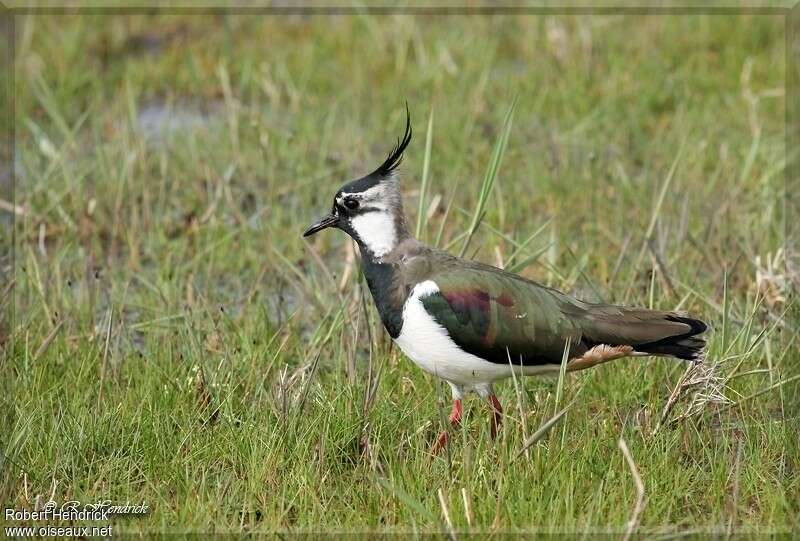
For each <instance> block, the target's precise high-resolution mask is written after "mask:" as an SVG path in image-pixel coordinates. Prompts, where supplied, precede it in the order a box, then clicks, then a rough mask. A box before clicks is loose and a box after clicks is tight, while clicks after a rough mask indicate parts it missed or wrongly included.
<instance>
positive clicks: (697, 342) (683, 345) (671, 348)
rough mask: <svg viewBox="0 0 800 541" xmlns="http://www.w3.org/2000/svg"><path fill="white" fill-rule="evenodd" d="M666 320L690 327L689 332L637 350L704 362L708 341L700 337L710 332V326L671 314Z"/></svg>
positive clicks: (697, 320) (696, 320)
mask: <svg viewBox="0 0 800 541" xmlns="http://www.w3.org/2000/svg"><path fill="white" fill-rule="evenodd" d="M666 319H667V320H669V321H675V322H677V323H683V324H684V325H688V326H689V330H688V331H687V332H685V333H683V334H679V335H676V336H670V337H668V338H664V339H662V340H659V341H657V342H652V343H650V344H645V345H644V346H643V347H642V346H639V347H637V348H636V349H637V350H641V351H643V352H645V353H652V354H654V355H669V356H671V357H677V358H678V359H683V360H685V361H693V362H702V360H703V356H704V355H703V354H704V351H705V347H706V341H705V339H704V338H703V337H702V336H699V335H701V334H703V333H704V332H706V331H707V330H708V325H707V324H706V323H705V322H703V321H700V320H699V319H694V318H691V317H687V316H680V315H673V314H670V315H668V316H666Z"/></svg>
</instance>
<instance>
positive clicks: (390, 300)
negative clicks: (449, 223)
mask: <svg viewBox="0 0 800 541" xmlns="http://www.w3.org/2000/svg"><path fill="white" fill-rule="evenodd" d="M370 214H372V215H375V222H376V223H375V224H372V225H374V226H375V227H371V228H368V229H365V230H364V231H363V233H362V232H359V235H358V238H357V239H356V241H357V242H358V245H359V251H360V252H361V263H362V265H361V267H362V270H363V271H364V277H365V278H366V280H367V285H368V286H369V290H370V293H372V299H373V300H374V301H375V306H376V307H377V308H378V313H379V314H380V316H381V321H382V322H383V326H384V327H386V330H387V331H388V332H389V335H390V336H391V337H392V338H397V337H398V336H399V335H400V330H401V328H402V326H403V303H404V302H405V296H406V295H405V292H404V291H403V284H402V280H401V278H400V262H401V261H402V259H403V258H402V252H404V251H405V250H406V248H407V246H408V245H409V244H416V241H414V240H413V236H412V235H411V232H410V231H409V229H408V223H407V222H406V219H405V216H404V215H403V214H402V213H400V214H389V213H379V212H371V213H368V214H367V216H369V215H370ZM377 222H380V223H377Z"/></svg>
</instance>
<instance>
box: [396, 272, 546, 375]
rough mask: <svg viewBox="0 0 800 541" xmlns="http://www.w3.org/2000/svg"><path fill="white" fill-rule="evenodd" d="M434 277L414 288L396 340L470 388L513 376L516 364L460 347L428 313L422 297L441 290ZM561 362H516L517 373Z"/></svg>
mask: <svg viewBox="0 0 800 541" xmlns="http://www.w3.org/2000/svg"><path fill="white" fill-rule="evenodd" d="M438 291H439V287H438V286H437V285H436V283H435V282H434V281H433V280H427V281H425V282H420V283H419V284H417V285H416V286H415V287H414V289H413V290H412V291H411V294H410V295H409V296H408V299H407V300H406V303H405V306H403V328H402V329H401V331H400V336H398V337H397V338H395V342H396V343H397V345H398V346H400V349H401V350H403V353H405V354H406V355H407V356H408V357H409V358H410V359H411V360H412V361H414V362H415V363H416V364H417V365H418V366H419V367H420V368H422V369H423V370H425V371H427V372H430V373H431V374H433V375H435V376H437V377H440V378H442V379H444V380H447V381H449V382H450V383H453V384H456V385H458V386H462V387H464V388H466V389H470V388H473V387H482V386H485V385H486V384H491V383H492V382H493V381H496V380H499V379H503V378H507V377H510V376H511V374H512V366H511V365H510V364H498V363H492V362H489V361H486V360H484V359H481V358H480V357H477V356H475V355H473V354H471V353H467V352H466V351H463V350H462V349H460V348H459V347H458V346H457V345H456V343H455V342H453V340H452V339H451V338H450V336H449V335H448V334H447V330H446V329H445V328H444V327H442V326H441V325H439V323H437V322H436V320H435V319H434V318H433V316H431V315H430V314H428V312H427V311H426V310H425V307H424V306H423V305H422V302H421V300H420V299H422V298H424V297H427V296H429V295H432V294H434V293H437V292H438ZM558 368H559V366H558V365H555V364H553V365H544V366H515V367H513V370H514V372H515V373H516V374H517V375H532V374H543V373H553V372H557V371H558Z"/></svg>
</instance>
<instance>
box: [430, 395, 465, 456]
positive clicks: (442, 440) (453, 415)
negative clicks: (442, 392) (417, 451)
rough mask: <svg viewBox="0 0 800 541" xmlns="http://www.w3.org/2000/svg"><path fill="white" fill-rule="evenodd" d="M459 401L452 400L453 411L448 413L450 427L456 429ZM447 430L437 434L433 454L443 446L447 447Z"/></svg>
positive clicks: (458, 418)
mask: <svg viewBox="0 0 800 541" xmlns="http://www.w3.org/2000/svg"><path fill="white" fill-rule="evenodd" d="M461 412H462V409H461V399H460V398H455V399H453V409H452V410H451V411H450V417H449V421H450V425H451V426H453V427H456V426H458V425H460V424H461ZM447 439H448V435H447V430H442V433H441V434H439V438H438V439H437V440H436V443H435V444H434V446H433V452H434V453H438V452H439V451H441V450H442V449H444V446H445V445H447Z"/></svg>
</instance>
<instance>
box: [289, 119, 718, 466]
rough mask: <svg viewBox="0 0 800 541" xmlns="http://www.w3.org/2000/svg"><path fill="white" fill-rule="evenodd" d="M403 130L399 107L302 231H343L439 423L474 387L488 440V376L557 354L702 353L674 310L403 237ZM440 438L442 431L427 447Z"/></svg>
mask: <svg viewBox="0 0 800 541" xmlns="http://www.w3.org/2000/svg"><path fill="white" fill-rule="evenodd" d="M411 136H412V127H411V115H410V112H409V110H408V105H406V127H405V133H404V135H403V137H402V139H398V140H397V143H396V145H395V146H394V147H393V148H392V150H391V151H390V152H389V155H388V156H387V157H386V159H385V160H384V161H383V163H381V164H380V166H378V167H377V168H376V169H375V170H374V171H372V172H371V173H369V174H368V175H366V176H363V177H361V178H357V179H356V180H353V181H350V182H348V183H346V184H345V185H343V186H342V187H341V188H340V189H339V190H338V191H337V192H336V193H335V195H334V197H333V205H332V208H331V211H330V213H328V214H327V215H326V216H325V217H323V218H322V219H320V220H318V221H316V222H315V223H314V224H313V225H311V226H310V227H308V228H307V229H306V231H305V232H304V233H303V236H304V237H309V236H311V235H314V234H316V233H318V232H319V231H322V230H323V229H327V228H335V229H340V230H342V231H344V232H345V233H346V234H347V235H349V236H350V237H351V238H352V239H353V240H354V241H355V243H356V244H357V245H358V249H359V252H360V258H361V268H362V271H363V275H364V277H365V278H366V282H367V285H368V286H369V291H370V293H371V294H372V298H373V300H374V303H375V306H376V308H377V311H378V313H379V314H380V318H381V322H382V323H383V326H384V327H385V329H386V331H387V332H388V333H389V336H391V338H392V339H393V341H394V343H395V344H397V346H399V348H400V350H402V351H403V353H404V354H405V355H406V356H407V357H408V358H410V359H411V360H412V361H413V362H414V363H415V364H417V365H418V366H419V367H420V368H421V369H422V370H424V371H426V372H429V373H430V374H433V375H434V376H436V377H438V378H439V379H442V380H444V381H446V382H447V383H448V384H449V385H450V388H451V391H452V409H451V412H450V415H449V423H450V425H451V430H452V429H456V428H458V427H459V425H460V424H461V419H462V414H463V402H462V401H463V399H464V396H465V394H466V393H468V392H476V393H477V394H478V395H479V396H480V397H481V398H482V399H483V400H486V401H487V402H488V404H489V406H490V433H491V437H492V439H495V437H496V435H497V431H498V429H499V427H500V423H501V422H502V415H503V408H502V405H501V404H500V401H499V400H498V398H497V395H496V394H495V391H494V384H495V383H496V382H497V381H499V380H503V379H505V378H508V377H510V376H512V375H524V376H528V375H542V374H553V373H558V372H559V370H560V369H561V366H562V363H563V362H565V361H566V366H565V369H566V370H567V371H570V372H571V371H576V370H583V369H587V368H591V367H593V366H597V365H599V364H602V363H606V362H608V361H612V360H615V359H620V358H623V357H640V356H661V357H674V358H677V359H682V360H686V361H693V362H702V359H703V356H704V348H705V340H704V338H703V336H701V335H702V334H703V333H704V332H705V331H706V329H707V325H706V323H704V322H703V321H701V320H699V319H696V318H693V317H690V316H689V315H687V314H686V313H683V312H675V311H663V310H651V309H647V308H637V307H626V306H618V305H613V304H604V303H592V302H585V301H582V300H579V299H576V298H574V297H572V296H570V295H567V294H565V293H562V292H561V291H558V290H556V289H553V288H551V287H547V286H545V285H542V284H539V283H537V282H534V281H532V280H529V279H527V278H525V277H522V276H519V275H517V274H512V273H510V272H507V271H505V270H503V269H500V268H497V267H493V266H490V265H486V264H483V263H480V262H477V261H473V260H467V259H463V258H460V257H456V256H454V255H451V254H449V253H448V252H446V251H443V250H439V249H437V248H434V247H431V246H426V245H425V244H423V243H422V242H420V241H419V240H417V239H416V238H414V236H413V235H412V233H411V229H410V228H409V222H408V220H407V218H406V216H405V213H404V211H403V202H402V197H401V191H400V185H399V170H398V167H399V165H400V163H401V161H402V158H403V153H404V151H405V150H406V148H407V147H408V145H409V143H410V142H411ZM448 437H449V436H448V430H443V431H442V432H441V433H440V434H439V435H438V437H437V438H436V439H435V440H434V445H433V448H434V450H435V451H440V450H441V449H442V448H443V447H444V446H445V445H446V444H447V441H448Z"/></svg>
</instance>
